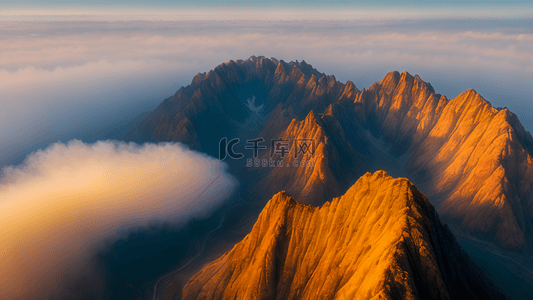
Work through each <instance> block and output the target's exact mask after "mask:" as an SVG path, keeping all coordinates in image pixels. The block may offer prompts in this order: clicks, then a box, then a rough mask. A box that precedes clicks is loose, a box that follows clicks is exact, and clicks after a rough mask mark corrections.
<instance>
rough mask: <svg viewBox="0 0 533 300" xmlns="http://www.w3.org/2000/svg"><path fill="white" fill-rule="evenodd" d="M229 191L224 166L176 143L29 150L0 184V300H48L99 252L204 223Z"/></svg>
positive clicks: (88, 268)
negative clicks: (151, 231)
mask: <svg viewBox="0 0 533 300" xmlns="http://www.w3.org/2000/svg"><path fill="white" fill-rule="evenodd" d="M236 187H237V181H236V179H235V178H234V177H232V176H231V175H229V174H228V172H227V168H226V165H225V164H224V163H222V162H220V161H219V160H218V159H214V158H210V157H207V156H206V155H203V154H199V153H197V152H194V151H191V150H189V149H188V148H186V147H184V146H182V145H180V144H170V143H165V144H158V145H155V144H145V145H143V146H139V145H136V144H126V143H121V142H116V141H101V142H97V143H94V144H85V143H83V142H81V141H79V140H73V141H71V142H69V143H67V144H62V143H56V144H53V145H51V146H50V147H48V148H46V149H45V150H43V151H38V152H36V153H34V154H32V155H30V156H29V157H28V158H27V159H26V160H25V162H24V163H23V164H21V165H19V166H17V167H8V168H4V169H3V171H2V176H1V178H0V214H1V217H0V228H1V229H2V234H0V299H49V298H50V299H51V298H53V297H54V296H53V295H59V294H60V293H62V292H63V290H62V289H63V288H64V284H65V283H67V282H71V280H74V279H77V278H82V277H83V276H88V275H94V274H90V273H96V272H97V271H98V270H93V269H92V268H93V267H94V266H92V265H91V262H92V261H93V257H94V255H95V254H96V253H97V252H98V251H100V250H102V249H103V248H104V247H105V246H106V245H107V244H111V243H113V242H115V241H117V240H119V239H121V238H124V237H126V236H127V234H129V233H131V232H132V231H133V230H136V229H139V228H143V227H144V228H145V227H147V226H150V225H157V224H163V223H164V224H168V225H171V226H173V227H179V226H183V225H184V224H185V223H187V222H188V221H189V220H191V219H193V218H205V217H207V216H209V214H210V213H211V212H213V211H214V210H215V209H217V208H219V207H220V206H221V205H222V204H223V203H224V202H225V201H226V200H228V198H230V196H231V195H232V193H233V192H234V191H235V188H236ZM91 284H94V283H91ZM100 284H102V282H100ZM93 288H94V289H97V287H96V286H93Z"/></svg>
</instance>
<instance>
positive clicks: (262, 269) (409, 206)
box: [183, 171, 504, 299]
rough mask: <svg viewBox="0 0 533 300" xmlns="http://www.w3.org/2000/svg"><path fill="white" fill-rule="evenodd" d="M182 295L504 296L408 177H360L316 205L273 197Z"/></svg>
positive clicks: (377, 174)
mask: <svg viewBox="0 0 533 300" xmlns="http://www.w3.org/2000/svg"><path fill="white" fill-rule="evenodd" d="M183 299H504V296H503V295H502V294H501V292H500V291H498V290H497V289H496V288H495V287H494V286H493V285H492V283H491V282H490V281H489V280H488V279H487V278H485V276H484V275H483V273H482V272H481V270H480V269H478V267H476V265H475V264H473V262H472V261H470V259H469V258H468V256H467V255H466V253H465V252H464V251H463V250H462V249H461V248H460V246H459V245H458V244H457V242H456V241H455V239H454V237H453V235H452V234H451V232H450V231H449V230H448V228H447V227H446V226H443V225H442V224H441V223H440V221H439V219H438V216H437V214H436V212H435V210H434V209H433V207H432V206H431V205H430V204H429V202H428V201H427V199H426V197H425V196H424V195H423V194H422V193H421V192H420V191H418V189H417V188H416V187H415V186H414V185H413V184H412V183H411V182H409V181H408V180H407V179H404V178H401V179H394V178H392V177H390V176H387V174H386V173H385V172H384V171H377V172H375V173H374V174H370V173H367V174H365V175H364V176H363V177H362V178H361V179H359V180H358V181H357V182H356V183H355V184H354V185H353V186H352V187H351V188H350V189H349V190H348V191H347V192H346V194H344V195H343V196H342V197H340V198H335V199H333V201H331V202H326V203H325V204H324V205H323V206H322V207H320V208H318V207H312V206H308V205H303V204H299V203H297V202H296V201H295V200H294V199H293V198H291V197H289V196H287V195H286V193H285V192H279V193H278V194H276V195H275V196H274V197H273V198H272V199H271V200H270V201H269V202H268V204H267V205H266V207H265V208H264V210H263V212H262V213H261V214H260V215H259V218H258V220H257V222H256V223H255V225H254V227H253V229H252V231H251V232H250V234H248V235H247V236H246V237H245V238H244V239H243V240H242V241H241V242H240V243H238V244H237V245H235V247H233V249H232V250H231V251H229V252H228V253H226V254H224V255H223V256H222V257H220V258H218V259H217V260H215V261H213V262H211V263H209V264H208V265H206V266H205V267H204V268H203V269H202V270H201V271H200V272H198V273H197V274H196V275H195V276H193V277H192V278H191V279H190V280H189V282H188V283H187V285H186V286H185V288H184V290H183Z"/></svg>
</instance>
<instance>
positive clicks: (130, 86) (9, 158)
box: [0, 19, 533, 165]
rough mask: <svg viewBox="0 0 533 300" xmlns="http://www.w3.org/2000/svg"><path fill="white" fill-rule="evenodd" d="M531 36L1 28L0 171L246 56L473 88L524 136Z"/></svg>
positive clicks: (335, 28) (368, 78) (386, 23)
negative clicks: (509, 114)
mask: <svg viewBox="0 0 533 300" xmlns="http://www.w3.org/2000/svg"><path fill="white" fill-rule="evenodd" d="M532 24H533V22H532V20H531V19H517V20H508V19H502V20H483V19H476V20H468V19H457V20H453V19H444V20H439V19H435V20H431V19H430V20H394V19H391V20H361V21H357V20H350V21H339V20H336V21H324V20H322V21H304V20H300V21H278V22H275V21H252V20H243V21H231V20H226V21H167V22H163V21H161V22H159V21H157V22H155V21H127V22H122V21H116V22H111V21H106V22H96V21H56V22H54V21H25V22H16V21H5V22H0V29H1V30H0V53H2V55H1V57H0V107H1V108H2V109H0V145H2V147H0V165H8V164H10V163H13V162H18V161H20V160H21V159H22V158H23V157H24V155H27V154H28V153H29V152H28V149H31V150H35V149H37V148H42V147H45V146H46V145H47V144H49V143H50V142H56V141H58V140H62V141H67V140H70V139H72V138H81V139H84V138H85V137H86V136H92V137H94V136H95V135H94V133H95V132H105V131H106V130H110V129H111V128H113V127H117V126H119V125H120V124H123V123H127V122H128V121H129V120H131V119H132V118H134V117H135V116H137V115H138V114H140V113H142V112H145V111H149V110H152V109H153V108H155V107H156V106H157V105H158V104H159V103H160V102H161V101H162V100H163V99H164V98H166V97H168V96H170V95H172V94H173V93H174V92H175V91H176V90H177V89H179V87H181V86H185V85H188V84H189V83H190V81H191V79H192V77H193V76H194V75H195V74H196V73H198V72H206V71H209V70H211V69H212V68H214V67H215V66H217V65H218V64H220V63H222V62H224V61H228V60H230V59H233V60H237V59H246V58H248V57H250V56H251V55H263V56H266V57H276V58H277V59H283V60H285V61H291V60H300V61H301V60H305V61H306V62H308V63H310V64H312V65H313V66H314V67H315V68H317V69H318V70H320V71H323V72H325V73H327V74H333V75H335V76H336V77H337V79H339V80H341V81H347V80H351V81H353V82H354V83H355V84H356V85H357V86H358V87H359V88H360V89H362V88H364V87H369V86H370V85H371V84H372V83H373V82H374V81H379V80H381V78H383V76H384V75H385V74H386V73H387V72H389V71H393V70H397V71H400V72H402V71H408V72H409V73H411V74H413V75H414V74H418V75H420V77H421V78H422V79H423V80H425V81H429V82H430V83H431V84H432V85H433V87H434V88H435V90H436V92H437V93H441V94H444V95H446V96H447V97H449V98H453V97H455V96H457V95H458V94H460V93H461V92H463V91H464V90H466V89H469V88H473V89H475V90H476V91H477V92H479V93H480V94H481V95H482V96H483V97H485V98H486V99H487V100H489V101H490V102H491V103H492V104H493V105H494V106H501V107H503V106H506V107H509V108H510V109H511V110H512V111H514V112H515V113H517V114H518V116H519V118H520V120H521V121H522V123H523V124H524V125H525V127H526V129H528V130H532V129H533V117H532V116H533V104H532V103H531V101H530V95H531V94H532V92H533V91H532V90H531V82H530V78H532V77H533V50H532V49H533V25H532ZM121 122H122V123H121ZM91 134H92V135H91ZM21 153H22V154H21ZM17 160H18V161H17Z"/></svg>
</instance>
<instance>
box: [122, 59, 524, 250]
mask: <svg viewBox="0 0 533 300" xmlns="http://www.w3.org/2000/svg"><path fill="white" fill-rule="evenodd" d="M251 99H254V105H253V106H251V105H250V103H251V102H250V101H251ZM224 137H227V138H228V140H229V139H232V138H240V139H241V144H240V145H239V146H236V147H235V149H238V150H239V149H240V151H237V152H243V153H246V152H245V151H248V150H245V149H244V141H245V140H247V139H254V138H259V137H262V138H263V139H264V140H265V142H264V145H265V146H267V147H268V148H267V149H266V150H262V152H259V154H258V159H259V160H260V161H262V160H263V159H264V160H270V159H274V160H275V161H276V163H275V164H269V163H267V164H266V165H261V164H260V165H259V167H254V166H252V167H251V168H247V167H245V166H244V165H245V163H246V159H242V160H231V159H227V161H229V162H230V164H231V166H232V169H233V170H234V172H238V173H240V174H241V178H240V180H241V182H244V183H245V184H244V185H243V186H247V187H249V190H250V191H253V192H254V193H256V194H258V195H263V197H265V196H264V195H272V194H274V193H276V192H278V191H280V190H285V191H287V193H288V194H289V195H292V196H294V197H295V198H297V199H298V200H299V201H300V202H302V203H305V204H314V205H321V204H323V203H324V201H325V199H331V198H333V197H337V196H340V195H342V194H343V193H344V192H345V191H346V190H348V188H349V187H350V186H351V185H352V184H353V183H354V182H355V180H356V179H357V178H359V177H360V176H361V175H363V174H364V173H366V172H367V171H375V170H379V169H384V170H387V171H388V172H389V173H390V174H393V175H396V176H404V177H408V178H410V179H411V180H413V182H415V183H416V184H417V185H418V186H419V187H420V188H421V190H422V191H423V192H424V193H425V194H427V195H428V197H429V198H430V199H432V201H434V202H433V204H434V205H435V206H436V207H437V210H438V211H439V213H440V214H441V216H442V217H443V218H445V219H446V220H449V221H453V222H457V223H458V224H460V225H461V226H463V228H465V229H468V230H472V231H474V232H478V233H482V234H484V235H486V236H488V237H489V238H492V239H494V240H495V241H497V242H498V243H499V244H500V245H503V246H505V247H510V248H517V247H522V246H524V245H525V242H526V239H527V238H529V236H530V232H532V229H533V224H532V223H531V217H532V216H533V163H532V159H531V156H532V154H533V138H532V137H531V135H530V134H529V132H526V131H525V130H524V128H523V127H522V126H521V125H520V123H519V121H518V119H517V118H516V116H515V115H514V114H513V113H511V112H510V111H509V110H507V109H500V110H498V109H496V108H493V107H492V106H491V105H490V103H488V102H487V101H485V100H484V99H483V98H482V97H481V96H480V95H479V94H477V93H476V92H475V91H473V90H468V91H466V92H464V93H462V94H461V95H459V96H458V97H456V98H455V99H451V100H449V99H447V98H446V97H444V96H441V95H439V94H436V93H435V91H434V90H433V88H432V87H431V85H430V84H429V83H426V82H424V81H422V80H421V79H420V78H419V77H418V76H415V77H413V76H411V75H410V74H408V73H406V72H404V73H402V74H400V73H398V72H391V73H389V74H387V75H386V76H385V77H384V78H383V80H382V81H381V82H376V83H375V84H373V85H372V86H371V87H370V88H369V89H365V90H363V91H359V90H358V89H357V88H356V87H355V85H354V84H353V83H352V82H350V81H348V82H347V83H346V84H343V83H341V82H338V81H336V80H335V77H333V76H326V75H325V74H321V73H320V72H318V71H316V70H315V69H313V68H312V67H311V66H310V65H308V64H307V63H305V62H303V61H302V62H291V63H285V62H283V61H277V60H276V59H273V58H272V59H266V58H263V57H251V58H250V59H247V60H245V61H242V60H238V61H229V62H226V63H224V64H222V65H219V66H218V67H216V68H215V69H213V70H211V71H209V72H207V73H203V74H198V75H197V76H195V78H194V79H193V81H192V83H191V85H189V86H187V87H184V88H181V89H180V90H179V91H178V92H177V93H176V94H175V95H173V96H172V97H170V98H168V99H166V100H165V101H164V102H163V103H162V104H161V105H160V106H159V107H158V108H157V109H156V110H155V111H154V112H152V113H151V115H149V116H148V117H147V118H146V119H145V120H144V121H143V122H141V123H140V125H139V126H137V127H136V128H135V130H134V131H133V132H132V133H131V135H130V138H131V139H132V140H135V141H179V142H183V143H185V144H188V145H190V146H191V147H192V148H194V149H197V150H200V151H203V152H206V153H208V154H210V155H213V156H218V155H219V146H220V145H219V142H220V140H221V139H222V138H224ZM280 138H281V139H282V140H289V141H291V142H294V141H296V140H313V141H314V147H313V150H314V151H313V152H309V151H308V152H306V153H303V154H302V155H301V156H298V155H297V154H298V149H297V147H294V146H292V147H290V152H288V154H287V155H285V156H284V157H281V156H280V155H278V156H274V157H271V150H273V147H272V144H271V143H270V141H271V140H273V139H280ZM239 147H240V148H239ZM247 157H252V156H251V154H250V155H249V156H246V158H247ZM302 161H304V162H306V164H305V165H304V164H302V163H301V162H302ZM288 166H290V167H288ZM265 200H266V199H265Z"/></svg>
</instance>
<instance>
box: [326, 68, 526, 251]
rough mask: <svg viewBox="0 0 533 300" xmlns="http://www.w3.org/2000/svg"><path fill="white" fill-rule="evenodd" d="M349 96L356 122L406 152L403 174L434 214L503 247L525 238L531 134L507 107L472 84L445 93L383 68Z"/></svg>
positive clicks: (395, 151)
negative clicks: (454, 94)
mask: <svg viewBox="0 0 533 300" xmlns="http://www.w3.org/2000/svg"><path fill="white" fill-rule="evenodd" d="M354 103H355V108H354V111H355V112H356V115H358V116H359V117H360V120H362V122H361V123H362V126H363V127H366V128H369V129H370V130H372V131H373V132H374V134H375V135H376V136H381V137H382V138H383V139H385V140H386V141H387V142H388V143H390V144H391V152H393V154H395V155H397V156H400V155H403V156H404V157H406V158H408V160H407V161H406V163H405V168H406V169H407V170H406V174H408V176H409V178H411V179H413V180H415V181H416V182H417V183H419V184H421V185H422V186H423V188H424V191H425V192H426V193H427V194H428V195H429V196H430V198H431V199H433V201H435V204H437V207H438V209H439V213H441V215H443V216H445V217H447V218H452V219H456V220H458V221H459V222H460V223H461V224H462V226H463V227H465V228H468V229H472V230H475V231H478V232H482V233H485V234H489V235H493V236H494V238H495V239H496V240H497V241H498V242H499V243H500V244H501V245H503V246H508V247H519V246H522V245H524V242H525V232H527V231H530V230H531V229H532V224H531V218H532V216H533V163H532V158H531V155H532V154H533V139H532V138H531V135H530V134H529V133H528V132H526V131H525V130H524V128H523V127H522V125H521V124H520V122H519V121H518V119H517V118H516V116H515V115H514V114H513V113H511V112H510V111H509V110H508V109H506V108H504V109H500V110H498V109H496V108H494V107H492V106H491V105H490V103H489V102H487V101H486V100H485V99H483V98H482V97H481V96H480V95H479V94H478V93H476V92H475V91H474V90H468V91H465V92H464V93H462V94H461V95H459V96H457V97H456V98H454V99H452V100H448V99H446V98H445V97H443V96H440V95H438V94H435V92H434V91H433V88H432V87H431V85H429V84H428V83H425V82H423V81H422V80H421V79H420V78H419V77H418V76H415V77H412V76H411V75H409V74H408V73H406V72H404V73H403V74H399V73H398V72H391V73H389V74H388V75H387V76H385V78H383V80H382V81H381V82H379V83H375V84H374V85H372V87H371V88H369V89H368V90H364V91H363V92H362V93H361V94H359V95H358V96H357V97H356V99H355V101H354ZM334 111H335V110H334ZM334 115H335V114H334Z"/></svg>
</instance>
